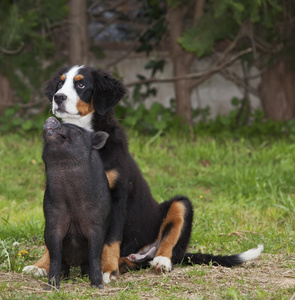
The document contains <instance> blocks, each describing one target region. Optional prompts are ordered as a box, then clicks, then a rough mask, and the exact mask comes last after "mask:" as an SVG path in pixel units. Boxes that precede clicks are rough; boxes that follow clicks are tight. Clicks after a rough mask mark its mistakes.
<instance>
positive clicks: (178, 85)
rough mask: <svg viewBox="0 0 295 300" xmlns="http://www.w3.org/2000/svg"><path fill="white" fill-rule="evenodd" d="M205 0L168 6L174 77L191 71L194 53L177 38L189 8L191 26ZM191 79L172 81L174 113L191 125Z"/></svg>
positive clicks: (194, 24)
mask: <svg viewBox="0 0 295 300" xmlns="http://www.w3.org/2000/svg"><path fill="white" fill-rule="evenodd" d="M204 4H205V0H195V1H194V3H193V6H192V7H190V6H189V5H184V6H179V7H177V8H172V7H169V5H168V12H167V21H168V33H169V38H170V56H171V59H172V64H173V75H174V77H178V76H184V75H187V74H190V73H191V64H192V62H193V60H194V59H195V57H196V56H195V54H194V53H190V52H186V51H185V50H183V48H182V47H181V46H180V45H179V43H178V39H179V38H180V37H181V36H182V34H183V31H184V24H185V18H186V16H187V13H188V11H189V9H190V8H193V9H194V13H193V22H192V26H196V24H197V22H198V20H199V18H200V17H201V16H202V14H203V11H204ZM195 85H196V84H195V83H194V81H193V80H189V79H183V80H176V81H175V83H174V89H175V97H176V114H177V115H179V116H182V117H183V118H184V121H185V123H187V124H188V125H190V126H192V125H193V120H192V107H191V92H192V89H193V88H194V87H195Z"/></svg>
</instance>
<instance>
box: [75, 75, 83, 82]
mask: <svg viewBox="0 0 295 300" xmlns="http://www.w3.org/2000/svg"><path fill="white" fill-rule="evenodd" d="M83 78H84V76H83V75H81V74H78V75H76V76H75V77H74V81H79V80H81V79H83Z"/></svg>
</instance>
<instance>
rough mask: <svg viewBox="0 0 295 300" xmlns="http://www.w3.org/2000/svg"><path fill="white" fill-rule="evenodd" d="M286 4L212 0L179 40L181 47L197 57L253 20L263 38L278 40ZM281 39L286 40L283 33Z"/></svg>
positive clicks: (232, 35)
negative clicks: (194, 25) (278, 25)
mask: <svg viewBox="0 0 295 300" xmlns="http://www.w3.org/2000/svg"><path fill="white" fill-rule="evenodd" d="M282 11H283V4H282V3H281V1H279V0H261V1H256V0H250V1H246V2H245V1H243V0H211V1H208V2H207V4H206V9H205V13H204V14H203V16H202V17H201V19H200V20H199V22H198V24H197V26H196V27H194V28H189V29H188V30H187V31H186V32H184V34H183V36H182V37H181V38H180V39H179V43H180V44H181V46H182V47H183V48H184V49H185V50H187V51H190V52H195V53H196V55H197V56H198V57H203V56H205V55H210V54H212V53H213V50H214V45H215V43H216V42H218V41H219V40H222V39H227V38H229V39H234V38H235V36H236V34H237V32H238V30H239V29H240V27H241V26H242V24H243V23H244V22H246V21H248V20H250V21H251V22H252V23H253V24H254V26H257V30H256V32H257V33H258V34H259V35H260V37H261V38H262V39H265V40H268V41H273V40H276V41H277V39H278V36H280V35H281V32H280V31H278V27H277V22H278V21H280V20H281V19H282V18H283V14H282ZM280 39H284V38H283V36H282V37H281V38H280Z"/></svg>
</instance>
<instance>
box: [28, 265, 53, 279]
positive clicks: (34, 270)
mask: <svg viewBox="0 0 295 300" xmlns="http://www.w3.org/2000/svg"><path fill="white" fill-rule="evenodd" d="M22 272H24V273H27V274H32V275H34V276H36V277H45V276H47V275H48V274H47V271H46V270H45V269H43V268H38V267H36V266H26V267H24V268H23V270H22Z"/></svg>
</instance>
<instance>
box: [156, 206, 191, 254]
mask: <svg viewBox="0 0 295 300" xmlns="http://www.w3.org/2000/svg"><path fill="white" fill-rule="evenodd" d="M184 214H185V206H184V205H183V204H182V203H181V202H174V203H172V204H171V206H170V209H169V211H168V213H167V216H166V218H165V220H164V222H163V224H162V225H161V227H160V233H159V235H162V234H163V230H164V229H165V227H166V225H168V224H169V223H172V224H173V225H172V227H171V230H170V232H169V233H168V235H167V236H165V237H164V239H163V240H162V241H161V243H160V246H159V248H158V250H157V253H156V255H155V256H164V257H168V258H170V259H171V257H172V250H173V248H174V246H175V245H176V244H177V241H178V239H179V237H180V234H181V230H182V228H183V224H184Z"/></svg>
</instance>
